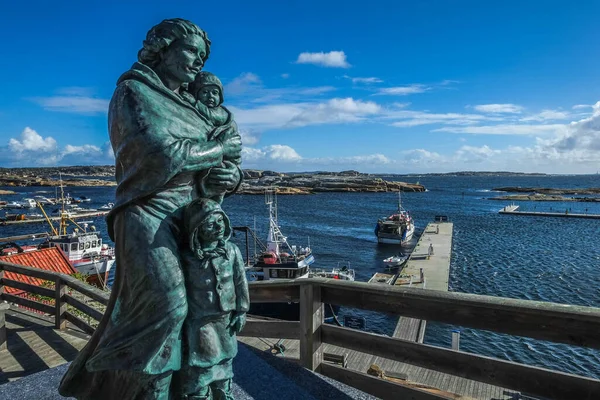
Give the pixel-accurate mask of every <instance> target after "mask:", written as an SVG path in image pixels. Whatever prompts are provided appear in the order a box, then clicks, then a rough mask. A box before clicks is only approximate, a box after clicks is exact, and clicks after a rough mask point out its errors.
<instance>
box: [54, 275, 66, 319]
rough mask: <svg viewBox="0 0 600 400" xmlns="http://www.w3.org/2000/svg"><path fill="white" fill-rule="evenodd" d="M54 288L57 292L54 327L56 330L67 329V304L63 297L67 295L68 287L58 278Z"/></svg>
mask: <svg viewBox="0 0 600 400" xmlns="http://www.w3.org/2000/svg"><path fill="white" fill-rule="evenodd" d="M54 287H55V290H56V294H55V295H54V307H55V311H54V326H55V328H56V329H67V319H66V318H65V314H66V313H67V303H65V302H64V301H63V296H64V295H65V294H66V293H67V285H65V284H64V283H63V281H62V279H60V277H56V281H55V284H54Z"/></svg>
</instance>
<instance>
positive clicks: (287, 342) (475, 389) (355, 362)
mask: <svg viewBox="0 0 600 400" xmlns="http://www.w3.org/2000/svg"><path fill="white" fill-rule="evenodd" d="M238 340H239V341H240V342H243V343H246V344H248V345H250V346H252V347H254V348H256V349H258V350H260V351H264V352H268V353H271V354H273V355H274V356H276V357H283V358H285V359H287V360H290V361H294V362H298V360H299V356H300V353H299V341H298V340H293V339H283V340H281V339H278V338H253V337H240V338H238ZM276 344H283V346H284V347H285V350H284V351H283V353H280V352H278V351H277V350H275V348H274V346H275V345H276ZM324 352H325V353H332V354H337V355H343V354H347V357H348V358H347V361H348V368H349V369H352V370H355V371H359V372H363V373H366V372H367V370H368V369H369V367H370V366H371V365H372V364H376V365H378V366H379V367H380V368H381V369H382V370H384V371H386V372H387V373H389V374H390V375H395V376H402V375H404V376H405V377H406V382H407V383H420V384H424V385H426V386H430V387H432V388H437V389H440V390H443V391H447V392H450V393H454V394H457V395H460V396H461V397H458V398H459V399H461V400H469V399H478V400H479V399H481V400H518V399H529V398H528V397H521V395H520V394H519V393H517V392H514V391H512V390H509V389H504V388H501V387H498V386H493V385H488V384H486V383H482V382H477V381H472V380H469V379H465V378H461V377H458V376H454V375H449V374H444V373H441V372H438V371H433V370H429V369H426V368H421V367H417V366H415V365H411V364H406V363H401V362H397V361H393V360H389V359H386V358H382V357H376V356H373V355H371V354H365V353H360V352H357V351H352V350H348V349H344V348H340V347H337V346H332V345H329V344H326V345H325V347H324Z"/></svg>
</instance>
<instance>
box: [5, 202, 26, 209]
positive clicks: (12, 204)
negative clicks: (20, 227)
mask: <svg viewBox="0 0 600 400" xmlns="http://www.w3.org/2000/svg"><path fill="white" fill-rule="evenodd" d="M3 208H13V209H19V208H23V205H22V204H21V203H17V202H16V201H11V202H10V203H6V204H5V205H4V206H3Z"/></svg>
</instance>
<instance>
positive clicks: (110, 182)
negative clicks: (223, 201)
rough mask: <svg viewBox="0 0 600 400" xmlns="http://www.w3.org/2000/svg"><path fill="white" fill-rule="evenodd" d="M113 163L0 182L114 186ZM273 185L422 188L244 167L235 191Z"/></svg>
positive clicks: (309, 189)
mask: <svg viewBox="0 0 600 400" xmlns="http://www.w3.org/2000/svg"><path fill="white" fill-rule="evenodd" d="M114 176H115V167H114V166H81V167H52V168H10V169H9V168H0V186H9V187H16V186H60V183H61V180H60V178H59V177H62V184H63V185H64V186H116V182H115V181H114ZM268 188H275V190H276V192H277V193H278V194H291V195H293V194H313V193H319V192H368V193H379V192H397V191H404V192H424V191H425V190H426V189H425V187H424V186H423V185H420V184H418V183H407V182H400V181H387V180H384V179H382V178H380V177H378V176H377V175H372V174H363V173H360V172H357V171H342V172H314V173H301V174H299V173H298V174H297V173H287V174H286V173H281V172H275V171H262V170H252V169H248V170H244V180H243V181H242V185H241V187H240V190H239V191H238V194H263V193H264V191H265V189H268Z"/></svg>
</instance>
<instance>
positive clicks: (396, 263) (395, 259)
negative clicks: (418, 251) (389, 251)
mask: <svg viewBox="0 0 600 400" xmlns="http://www.w3.org/2000/svg"><path fill="white" fill-rule="evenodd" d="M406 261H408V256H407V255H406V254H404V253H402V252H400V253H398V254H397V255H395V256H391V257H388V258H386V259H384V260H383V264H384V265H385V267H386V268H389V269H391V268H397V267H400V266H402V265H403V264H405V263H406Z"/></svg>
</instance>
